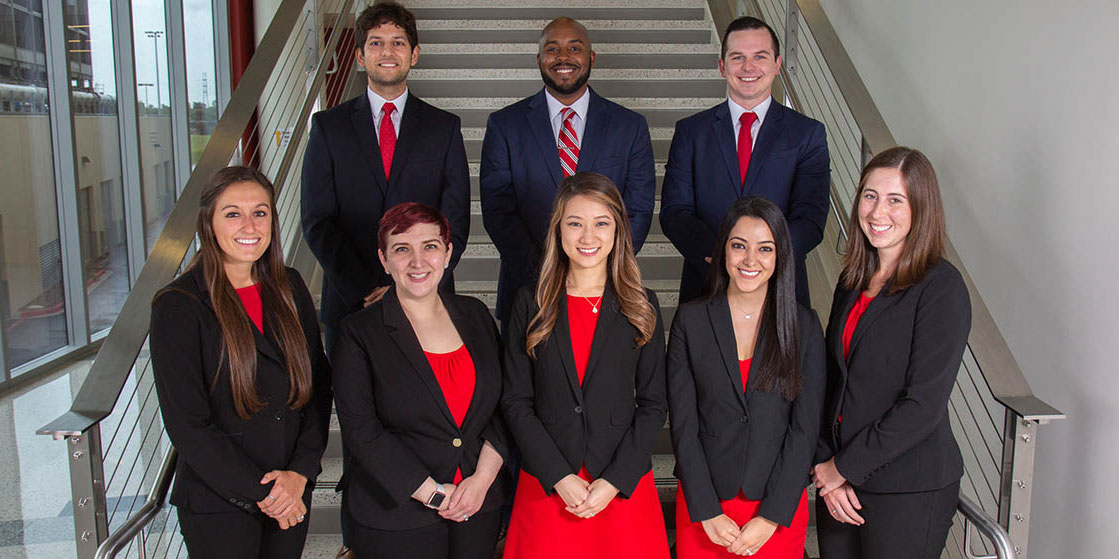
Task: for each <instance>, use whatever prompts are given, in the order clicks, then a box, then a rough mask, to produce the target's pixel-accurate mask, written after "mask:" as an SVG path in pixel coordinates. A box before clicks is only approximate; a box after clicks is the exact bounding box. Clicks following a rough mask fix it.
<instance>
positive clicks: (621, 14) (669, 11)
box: [409, 6, 706, 21]
mask: <svg viewBox="0 0 1119 559" xmlns="http://www.w3.org/2000/svg"><path fill="white" fill-rule="evenodd" d="M409 11H411V12H412V14H413V15H415V16H416V19H417V20H433V19H459V20H471V19H474V20H491V21H492V20H507V19H544V20H547V19H555V18H557V17H561V16H566V17H570V18H574V19H578V20H651V19H669V20H689V19H690V20H702V19H703V18H704V17H705V16H706V14H705V13H704V10H703V7H675V8H673V7H664V8H642V9H639V10H635V9H633V8H608V7H589V6H588V7H565V6H549V7H523V8H515V7H510V8H505V7H503V8H501V9H500V10H495V9H493V8H491V7H462V8H457V7H455V8H452V7H431V8H409Z"/></svg>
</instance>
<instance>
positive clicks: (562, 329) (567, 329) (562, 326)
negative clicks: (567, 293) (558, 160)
mask: <svg viewBox="0 0 1119 559" xmlns="http://www.w3.org/2000/svg"><path fill="white" fill-rule="evenodd" d="M557 157H558V156H557ZM558 314H559V316H557V317H556V326H555V328H553V329H552V336H551V337H552V343H554V344H556V349H557V350H559V353H560V362H561V363H563V371H564V374H565V375H566V376H567V383H568V384H570V385H571V392H572V393H573V394H575V401H576V402H578V403H579V405H583V387H582V386H580V385H579V372H578V369H576V368H575V354H574V353H572V352H571V322H570V321H569V320H568V318H567V298H566V297H563V298H561V299H560V303H559V313H558Z"/></svg>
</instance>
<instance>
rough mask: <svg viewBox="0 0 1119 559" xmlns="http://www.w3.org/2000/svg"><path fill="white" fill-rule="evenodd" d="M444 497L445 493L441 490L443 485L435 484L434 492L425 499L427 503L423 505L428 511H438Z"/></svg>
mask: <svg viewBox="0 0 1119 559" xmlns="http://www.w3.org/2000/svg"><path fill="white" fill-rule="evenodd" d="M446 497H447V492H446V491H444V490H443V484H441V483H440V484H437V485H436V486H435V491H433V492H432V493H431V496H430V497H428V498H427V502H426V503H424V506H425V507H427V508H429V509H433V510H439V507H440V506H441V505H442V504H443V499H445V498H446Z"/></svg>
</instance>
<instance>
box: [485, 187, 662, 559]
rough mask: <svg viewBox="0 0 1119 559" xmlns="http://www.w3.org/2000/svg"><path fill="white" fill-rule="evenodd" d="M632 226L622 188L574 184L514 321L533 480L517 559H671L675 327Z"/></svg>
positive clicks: (524, 497) (509, 409)
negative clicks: (667, 321)
mask: <svg viewBox="0 0 1119 559" xmlns="http://www.w3.org/2000/svg"><path fill="white" fill-rule="evenodd" d="M626 215H627V214H626V210H625V206H624V205H623V203H622V198H621V195H620V194H619V193H618V189H617V188H616V187H615V186H614V184H613V183H611V182H610V179H607V178H606V177H604V176H602V175H599V174H597V173H577V174H575V175H573V176H571V177H568V178H566V179H564V181H563V183H562V184H561V185H560V188H559V191H558V192H557V193H556V198H555V202H554V204H553V206H552V217H551V221H550V223H549V227H548V231H549V234H548V237H547V241H546V244H545V247H544V255H543V260H542V265H541V266H542V268H541V272H540V279H539V281H538V282H537V284H536V285H535V286H534V287H525V288H524V289H522V290H521V292H520V294H519V295H518V296H517V301H516V303H515V304H514V307H513V312H512V315H511V316H510V318H509V326H508V329H507V331H506V336H507V344H506V351H505V394H504V396H503V400H502V406H503V409H504V411H505V418H506V421H507V422H508V424H509V429H510V431H512V433H513V437H514V439H515V441H516V443H517V445H518V447H519V449H520V452H521V458H522V461H521V465H522V470H521V474H520V480H519V482H518V485H517V492H516V496H515V498H514V501H513V514H512V518H511V520H510V523H509V532H508V536H507V538H506V541H505V557H508V558H518V559H519V558H526V559H548V558H552V557H555V558H562V559H570V558H572V557H578V558H580V559H587V558H597V557H601V558H610V559H618V558H626V557H634V558H637V557H640V558H643V559H645V558H654V559H656V558H663V559H667V558H668V542H667V538H666V536H665V530H664V517H663V515H662V514H661V508H660V502H659V500H658V498H657V492H656V488H655V486H654V485H653V472H652V462H651V453H652V448H653V443H654V441H655V440H656V437H657V433H658V432H659V431H660V430H661V429H662V427H663V426H664V418H665V414H666V411H667V402H666V396H665V378H664V327H663V325H662V324H661V318H660V309H659V307H658V305H657V299H656V296H655V295H654V294H653V293H652V292H651V291H646V290H645V289H644V287H642V284H641V272H640V270H638V268H637V259H636V257H634V254H633V244H632V241H631V239H630V231H629V220H628V219H627V217H626Z"/></svg>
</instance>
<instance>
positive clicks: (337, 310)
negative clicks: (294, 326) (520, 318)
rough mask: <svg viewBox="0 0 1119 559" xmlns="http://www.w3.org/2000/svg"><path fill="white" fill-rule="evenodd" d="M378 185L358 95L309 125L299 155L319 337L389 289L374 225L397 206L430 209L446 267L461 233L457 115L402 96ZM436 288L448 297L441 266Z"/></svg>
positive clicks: (465, 229) (462, 244) (462, 154)
mask: <svg viewBox="0 0 1119 559" xmlns="http://www.w3.org/2000/svg"><path fill="white" fill-rule="evenodd" d="M400 117H401V118H400V132H399V134H398V135H397V141H396V151H395V152H394V154H393V158H392V170H391V172H390V173H389V179H388V180H387V181H386V180H385V171H384V164H383V163H382V161H381V148H380V146H379V145H378V143H377V131H376V130H374V127H373V113H372V110H371V109H370V107H369V98H368V96H367V95H366V92H365V91H364V90H363V91H362V92H361V95H359V96H358V97H355V98H353V99H350V100H349V101H346V102H345V103H342V104H340V105H338V106H336V107H333V108H331V109H327V110H325V111H321V112H318V113H316V114H315V116H314V117H312V119H311V134H310V138H309V139H308V141H307V152H306V154H305V155H304V157H303V192H302V200H301V204H302V213H303V216H302V217H303V236H304V237H305V238H306V239H307V244H308V245H309V246H310V247H311V252H313V253H314V254H315V257H316V258H318V260H319V264H322V267H323V272H324V277H323V287H322V304H321V309H322V321H323V325H324V326H325V327H326V328H325V329H326V334H327V339H328V341H329V340H331V339H332V338H333V333H334V332H335V331H337V328H338V324H339V323H340V322H341V320H342V318H344V317H345V316H346V315H348V314H350V313H352V312H354V311H356V310H359V309H361V308H362V299H363V297H365V296H366V295H368V294H369V292H370V291H372V290H373V289H374V288H376V287H380V286H383V285H389V284H390V283H391V282H392V278H391V277H389V275H388V274H386V273H385V270H384V267H382V266H381V262H380V260H379V259H378V258H377V226H378V224H379V222H380V220H381V216H382V215H383V214H384V213H385V211H386V210H388V209H389V208H391V207H393V206H395V205H396V204H400V203H402V202H422V203H424V204H427V205H429V206H432V207H435V208H439V210H440V211H442V212H443V215H445V216H447V219H448V220H449V221H450V222H451V244H452V245H453V251H452V254H451V270H453V269H454V266H455V264H457V263H458V260H459V257H460V256H462V251H463V250H465V249H466V239H467V237H468V236H469V234H470V175H469V170H468V168H467V165H466V148H465V146H464V145H463V142H462V130H461V125H460V120H459V117H457V116H455V115H453V114H451V113H449V112H447V111H444V110H441V109H438V108H435V107H433V106H431V105H429V104H427V103H425V102H424V101H423V100H422V99H420V98H418V97H416V96H415V95H412V94H411V93H409V94H408V101H407V103H406V104H405V105H404V112H403V113H402V114H401V115H400ZM442 287H444V288H446V289H449V290H451V291H453V289H454V278H453V275H452V274H451V273H450V270H449V271H448V272H447V273H446V274H445V275H444V279H443V285H442Z"/></svg>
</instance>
